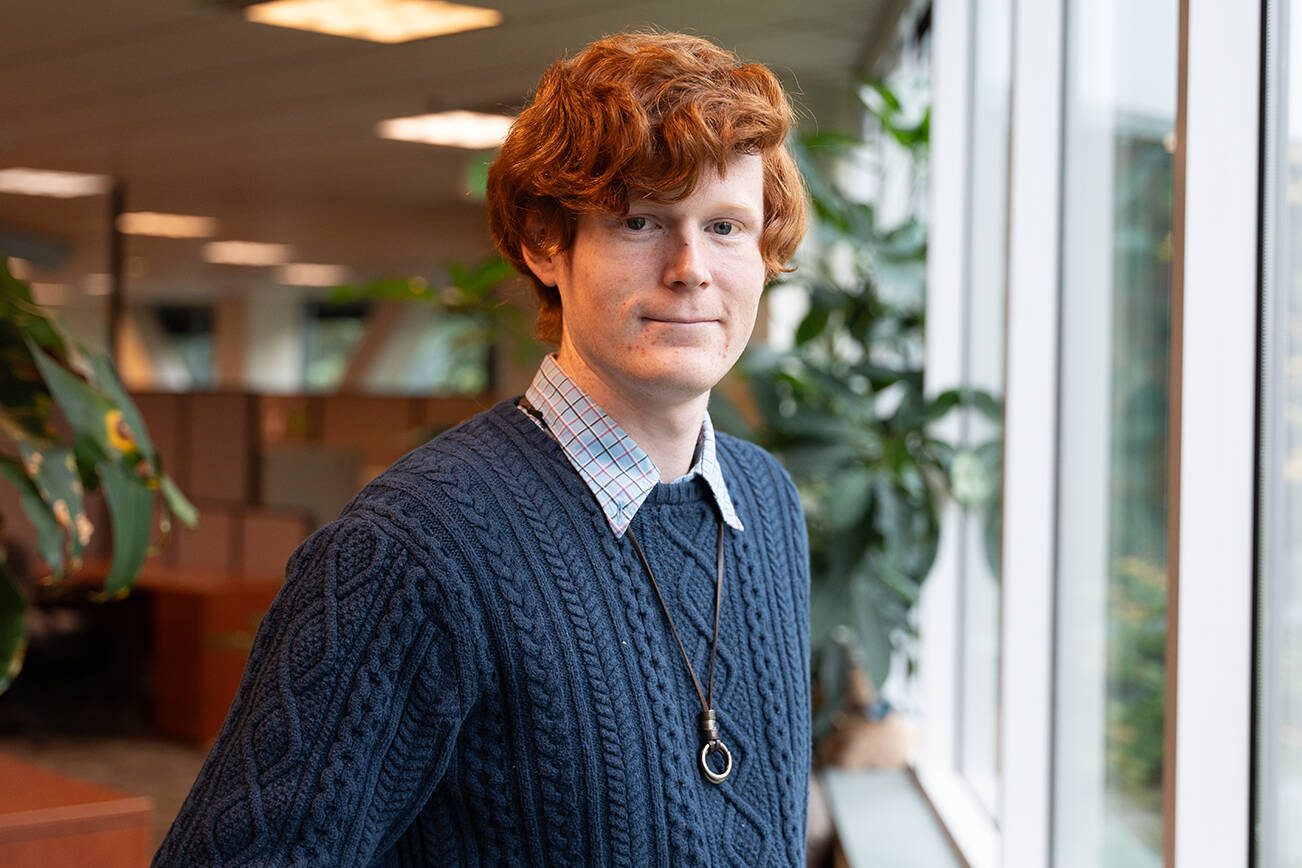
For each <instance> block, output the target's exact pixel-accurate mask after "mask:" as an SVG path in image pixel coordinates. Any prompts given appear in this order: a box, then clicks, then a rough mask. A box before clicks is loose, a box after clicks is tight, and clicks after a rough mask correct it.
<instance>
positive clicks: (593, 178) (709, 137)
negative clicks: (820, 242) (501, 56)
mask: <svg viewBox="0 0 1302 868" xmlns="http://www.w3.org/2000/svg"><path fill="white" fill-rule="evenodd" d="M793 121H794V117H793V113H792V110H791V105H790V104H789V103H788V102H787V98H786V94H784V93H783V91H782V86H781V85H780V84H779V83H778V80H777V77H776V76H774V75H773V73H772V72H771V71H770V70H769V69H768V68H767V67H765V66H763V65H761V64H758V63H742V61H741V60H740V59H739V58H738V57H737V55H735V54H733V53H732V52H730V51H725V50H724V49H722V48H719V47H718V46H716V45H714V44H713V43H711V42H708V41H706V40H704V39H700V38H697V37H694V36H685V35H683V34H679V33H622V34H618V35H615V36H608V37H606V38H604V39H600V40H598V41H596V42H594V43H592V44H591V45H589V46H588V47H587V48H585V49H583V51H581V52H579V53H578V54H577V55H575V56H574V57H572V58H569V59H566V60H560V61H557V62H556V63H554V64H552V65H551V67H549V68H548V69H547V71H546V72H544V73H543V77H542V80H541V81H539V83H538V89H537V91H536V92H535V94H534V98H533V101H532V102H531V103H530V105H529V106H528V107H527V108H525V110H524V111H523V112H521V113H520V116H519V117H518V118H517V119H516V121H515V123H514V124H513V125H512V126H511V131H510V133H509V134H508V135H507V137H506V142H505V143H504V144H503V145H502V149H501V151H500V152H499V153H498V155H497V159H495V160H494V161H493V164H492V166H490V167H489V170H488V220H489V228H490V230H491V231H492V234H493V242H494V243H495V244H496V245H497V249H498V250H499V251H501V253H502V255H503V256H505V257H506V258H507V259H509V260H510V261H511V262H512V263H513V264H514V265H515V267H516V269H518V270H519V271H520V273H521V274H524V275H525V276H527V277H529V278H531V279H532V282H533V287H534V291H535V293H536V294H537V296H538V300H539V310H538V323H537V332H538V336H539V337H540V338H541V339H543V340H546V341H551V342H556V341H558V340H559V339H560V332H561V299H560V294H559V293H558V292H557V291H556V288H555V287H553V286H547V285H546V284H544V283H543V282H542V281H540V280H538V278H537V277H535V276H534V275H533V273H532V272H531V271H530V270H529V266H528V264H527V263H526V262H525V259H524V254H523V252H522V249H523V246H524V245H526V244H527V245H529V249H530V251H531V252H532V253H534V254H536V255H537V256H539V257H548V256H555V255H557V254H559V253H563V252H564V251H566V250H568V249H569V248H570V246H571V245H572V244H573V242H574V231H575V226H576V218H577V216H578V215H579V214H598V213H604V214H626V213H628V204H629V200H630V199H635V198H642V197H645V198H650V199H657V200H661V201H676V200H679V199H682V198H684V197H686V196H688V195H690V194H691V192H692V190H693V189H694V188H695V186H696V182H697V179H698V177H699V175H700V173H701V171H702V170H703V169H705V168H706V167H710V168H713V169H715V170H716V171H719V172H720V173H722V172H723V171H724V169H725V167H726V165H727V163H728V161H729V159H730V158H731V157H732V156H733V155H735V154H759V155H760V156H761V158H762V160H763V165H764V228H763V231H762V233H761V236H760V254H761V256H762V257H763V259H764V269H765V277H766V279H772V278H773V277H774V275H776V274H777V273H778V272H780V271H784V270H790V269H788V268H786V267H785V265H786V263H787V261H788V260H789V259H790V258H791V256H792V254H794V253H795V251H796V247H797V245H799V243H800V239H801V237H802V236H803V235H804V233H805V190H804V184H803V182H802V181H801V178H800V173H799V172H798V171H797V170H796V166H795V163H794V161H793V160H792V159H791V155H790V154H789V153H788V152H787V149H786V144H785V143H786V137H787V132H788V131H789V130H790V129H791V126H792V124H793Z"/></svg>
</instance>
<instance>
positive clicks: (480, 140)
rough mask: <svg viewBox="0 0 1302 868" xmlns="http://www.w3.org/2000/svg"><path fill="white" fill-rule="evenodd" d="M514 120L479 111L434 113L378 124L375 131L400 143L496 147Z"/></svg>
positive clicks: (394, 119)
mask: <svg viewBox="0 0 1302 868" xmlns="http://www.w3.org/2000/svg"><path fill="white" fill-rule="evenodd" d="M514 120H515V118H513V117H508V116H506V115H489V114H483V113H481V112H465V111H454V112H437V113H435V114H431V115H413V116H411V117H406V118H390V119H389V120H387V121H380V122H379V123H378V124H376V126H375V131H376V133H378V134H379V135H380V137H381V138H385V139H397V140H398V141H400V142H422V143H424V144H427V145H448V146H450V147H454V148H495V147H497V146H498V145H500V144H502V141H503V140H504V139H505V138H506V132H507V130H509V129H510V128H511V122H512V121H514Z"/></svg>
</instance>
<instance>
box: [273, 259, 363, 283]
mask: <svg viewBox="0 0 1302 868" xmlns="http://www.w3.org/2000/svg"><path fill="white" fill-rule="evenodd" d="M276 281H277V282H278V283H283V284H285V285H286V286H339V285H340V284H342V283H347V282H348V269H347V268H344V267H343V266H342V265H323V264H321V263H315V262H292V263H290V264H289V265H282V266H281V267H280V272H279V274H278V275H277V276H276Z"/></svg>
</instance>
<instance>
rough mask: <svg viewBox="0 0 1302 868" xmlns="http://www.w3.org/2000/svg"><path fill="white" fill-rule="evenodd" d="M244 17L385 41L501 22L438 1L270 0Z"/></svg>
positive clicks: (496, 15)
mask: <svg viewBox="0 0 1302 868" xmlns="http://www.w3.org/2000/svg"><path fill="white" fill-rule="evenodd" d="M244 17H245V18H246V19H247V20H249V21H255V22H257V23H259V24H272V25H275V26H276V27H292V28H294V29H295V30H311V31H314V32H316V33H329V34H332V35H334V36H349V37H352V38H354V39H366V40H369V41H371V42H385V43H395V42H410V41H411V40H413V39H426V38H428V37H431V36H446V35H447V34H449V33H461V32H463V31H466V30H479V29H481V28H484V27H496V26H497V25H498V24H501V23H502V13H501V12H498V11H497V10H496V9H485V8H483V7H479V6H465V5H462V4H460V3H445V2H441V0H271V2H267V3H255V4H253V5H251V6H245V7H244Z"/></svg>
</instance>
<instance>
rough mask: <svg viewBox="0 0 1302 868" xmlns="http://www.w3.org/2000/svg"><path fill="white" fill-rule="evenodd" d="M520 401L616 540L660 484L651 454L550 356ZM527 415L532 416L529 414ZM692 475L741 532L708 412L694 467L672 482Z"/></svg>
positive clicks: (703, 423) (702, 425)
mask: <svg viewBox="0 0 1302 868" xmlns="http://www.w3.org/2000/svg"><path fill="white" fill-rule="evenodd" d="M525 400H526V401H528V402H529V404H530V405H532V407H533V408H534V409H535V410H536V411H537V412H538V414H539V415H541V416H542V421H541V422H540V423H539V425H540V427H541V426H543V425H545V426H546V427H547V428H548V429H549V430H550V431H551V432H552V433H553V434H554V435H556V440H557V442H558V443H560V445H561V450H562V451H563V452H564V453H565V457H566V458H568V459H569V462H570V464H572V465H574V469H575V470H577V471H578V473H579V476H580V477H582V478H583V481H584V482H585V483H587V486H588V488H589V489H591V491H592V493H593V494H594V495H596V498H597V503H598V504H600V505H601V511H602V512H604V513H605V515H606V521H607V522H609V523H610V528H611V530H613V531H614V532H615V536H616V537H622V536H623V535H624V531H626V530H628V526H629V525H630V524H632V523H633V516H635V515H637V511H638V508H639V507H641V506H642V502H643V501H644V500H646V497H647V495H648V494H650V493H651V489H653V488H655V486H656V483H657V482H659V481H660V471H659V469H657V468H656V466H655V462H653V461H652V460H651V456H649V455H647V454H646V450H644V449H643V448H642V447H641V446H639V445H637V443H636V442H635V441H634V440H633V438H632V437H630V436H629V435H628V433H627V432H625V431H624V429H623V428H620V427H619V425H618V424H617V423H616V422H615V420H614V419H612V418H610V416H608V415H607V414H606V411H604V410H602V409H601V408H600V407H598V406H597V405H596V403H595V402H594V401H593V400H592V399H591V398H589V397H588V395H587V393H585V392H584V391H583V390H582V389H580V388H579V386H578V385H577V384H576V383H575V382H574V381H573V380H571V379H570V378H569V375H567V374H566V373H565V372H564V371H563V370H561V366H560V365H558V364H557V363H556V358H555V357H554V356H553V355H548V356H546V357H545V358H544V359H543V360H542V364H541V365H540V366H539V367H538V373H537V374H535V375H534V378H533V383H531V384H530V386H529V389H528V391H527V392H525ZM522 410H523V408H522ZM523 412H525V413H528V411H527V410H523ZM529 416H530V418H534V417H533V415H532V414H529ZM534 421H535V422H537V421H538V420H537V419H534ZM693 476H700V477H701V478H702V479H704V480H705V483H706V485H707V486H709V489H710V492H711V493H712V494H713V495H714V500H715V503H716V504H718V507H719V513H720V515H722V516H723V520H724V522H726V523H727V524H728V526H729V527H731V528H733V529H735V530H743V529H744V528H743V527H742V524H741V520H740V519H738V518H737V511H736V510H735V509H734V508H733V505H732V499H731V498H730V497H729V496H728V486H727V484H726V483H725V482H724V481H723V471H722V469H721V468H720V467H719V461H718V457H717V455H716V453H715V447H714V425H713V423H711V421H710V414H709V413H708V412H707V413H706V414H705V419H704V421H703V422H702V423H701V434H700V437H699V439H698V440H697V443H696V463H695V464H693V465H692V469H691V470H689V471H687V473H686V474H685V475H683V476H682V477H680V479H678V480H674V481H675V482H678V481H680V480H682V479H690V478H691V477H693Z"/></svg>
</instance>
